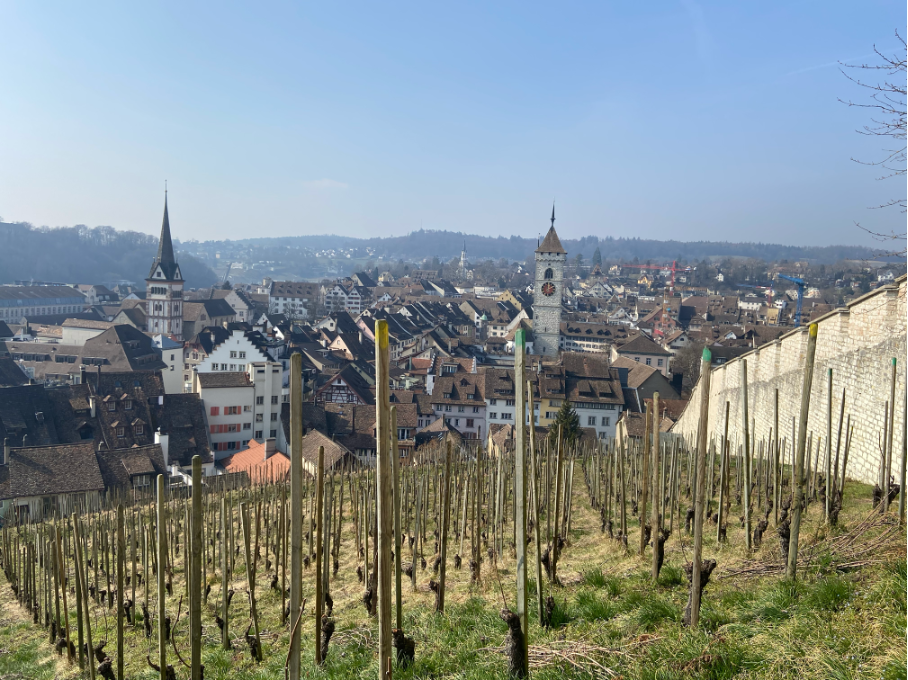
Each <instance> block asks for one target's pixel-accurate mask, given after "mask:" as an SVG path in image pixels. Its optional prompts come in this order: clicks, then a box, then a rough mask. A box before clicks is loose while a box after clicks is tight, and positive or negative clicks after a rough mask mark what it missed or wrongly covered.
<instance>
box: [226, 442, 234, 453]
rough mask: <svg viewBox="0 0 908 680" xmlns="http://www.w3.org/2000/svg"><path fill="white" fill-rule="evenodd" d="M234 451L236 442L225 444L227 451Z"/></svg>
mask: <svg viewBox="0 0 908 680" xmlns="http://www.w3.org/2000/svg"><path fill="white" fill-rule="evenodd" d="M235 449H236V442H227V450H228V451H233V450H235Z"/></svg>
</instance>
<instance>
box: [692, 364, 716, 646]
mask: <svg viewBox="0 0 908 680" xmlns="http://www.w3.org/2000/svg"><path fill="white" fill-rule="evenodd" d="M711 364H712V352H710V351H709V348H708V347H704V348H703V358H702V359H701V360H700V423H699V425H698V427H697V486H696V490H695V496H694V556H693V564H692V565H691V608H690V627H691V628H696V627H697V625H698V624H699V622H700V594H701V588H700V572H701V569H702V567H703V564H702V561H703V514H704V512H703V510H704V508H703V496H704V495H705V493H706V484H704V483H703V477H704V476H705V475H706V446H707V443H708V442H709V422H708V421H709V383H710V377H711V376H710V373H711V372H712V371H711Z"/></svg>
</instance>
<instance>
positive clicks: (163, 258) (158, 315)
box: [145, 191, 183, 342]
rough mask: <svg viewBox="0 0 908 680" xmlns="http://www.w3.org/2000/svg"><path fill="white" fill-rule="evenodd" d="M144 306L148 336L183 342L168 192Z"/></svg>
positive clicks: (179, 282)
mask: <svg viewBox="0 0 908 680" xmlns="http://www.w3.org/2000/svg"><path fill="white" fill-rule="evenodd" d="M145 304H146V306H147V309H146V317H145V318H146V320H147V324H148V326H147V329H148V332H149V333H155V334H158V333H160V334H162V335H166V336H168V337H170V338H171V339H173V340H176V341H178V342H179V341H182V339H183V275H182V274H180V265H178V264H177V261H176V259H175V258H174V256H173V241H172V240H171V238H170V218H169V217H168V215H167V192H166V191H165V192H164V224H163V225H161V240H160V241H159V242H158V254H157V256H155V259H154V262H152V264H151V271H150V272H149V273H148V278H147V279H145Z"/></svg>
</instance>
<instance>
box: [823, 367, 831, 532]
mask: <svg viewBox="0 0 908 680" xmlns="http://www.w3.org/2000/svg"><path fill="white" fill-rule="evenodd" d="M826 392H827V394H826V503H825V505H824V507H823V520H824V521H825V522H826V523H827V524H829V519H830V516H829V513H830V512H831V511H832V369H831V368H830V369H829V370H828V371H827V372H826Z"/></svg>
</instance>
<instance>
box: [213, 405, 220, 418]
mask: <svg viewBox="0 0 908 680" xmlns="http://www.w3.org/2000/svg"><path fill="white" fill-rule="evenodd" d="M211 415H213V416H219V415H221V407H220V406H212V407H211Z"/></svg>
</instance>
